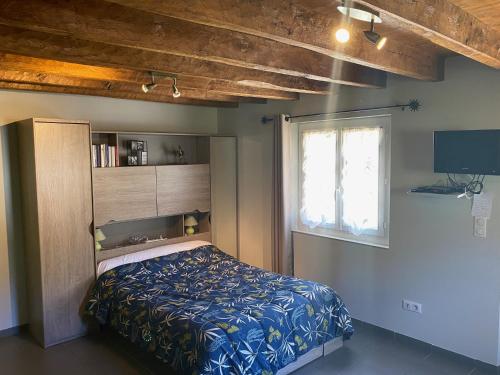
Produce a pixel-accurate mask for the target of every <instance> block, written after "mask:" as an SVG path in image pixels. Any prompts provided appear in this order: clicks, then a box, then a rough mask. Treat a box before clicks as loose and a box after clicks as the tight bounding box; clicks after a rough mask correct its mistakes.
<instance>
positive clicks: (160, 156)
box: [92, 131, 210, 167]
mask: <svg viewBox="0 0 500 375" xmlns="http://www.w3.org/2000/svg"><path fill="white" fill-rule="evenodd" d="M131 140H138V141H144V142H146V148H147V152H148V164H147V165H151V166H156V165H173V164H206V163H209V161H210V137H208V136H204V135H195V134H193V135H189V134H179V135H177V134H167V133H140V132H137V133H128V132H125V133H120V132H116V133H115V132H98V131H94V132H92V144H107V145H109V146H116V147H117V148H118V152H117V153H118V165H119V166H120V167H126V166H127V142H128V141H131ZM179 146H180V147H181V148H182V150H183V151H184V160H183V163H179V161H178V160H177V156H176V151H177V150H178V148H179Z"/></svg>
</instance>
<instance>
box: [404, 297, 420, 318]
mask: <svg viewBox="0 0 500 375" xmlns="http://www.w3.org/2000/svg"><path fill="white" fill-rule="evenodd" d="M403 310H406V311H411V312H415V313H419V314H422V304H421V303H418V302H413V301H410V300H407V299H404V300H403Z"/></svg>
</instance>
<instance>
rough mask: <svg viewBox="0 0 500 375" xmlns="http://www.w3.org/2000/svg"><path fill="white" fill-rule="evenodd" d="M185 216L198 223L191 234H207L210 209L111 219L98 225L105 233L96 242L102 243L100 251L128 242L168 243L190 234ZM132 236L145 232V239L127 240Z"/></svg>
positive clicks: (126, 245) (143, 243)
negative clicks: (141, 217)
mask: <svg viewBox="0 0 500 375" xmlns="http://www.w3.org/2000/svg"><path fill="white" fill-rule="evenodd" d="M188 216H194V218H195V219H196V220H197V221H198V225H197V226H195V227H194V229H195V232H194V235H192V236H193V238H195V237H197V235H201V234H206V235H210V230H211V229H210V212H191V213H185V214H179V215H174V216H163V217H156V218H150V219H139V220H131V221H123V222H113V223H109V224H106V225H103V226H100V227H99V229H101V230H102V231H103V233H104V235H105V236H106V239H105V240H103V241H101V242H100V243H101V246H102V249H101V250H100V252H101V253H105V252H107V251H110V250H115V249H120V248H125V247H129V246H138V247H140V246H143V247H144V248H151V247H155V246H161V245H163V244H166V243H169V242H171V240H175V239H181V238H183V237H190V236H188V235H187V234H186V228H185V226H184V221H185V219H186V217H188ZM132 236H145V237H147V241H146V242H142V243H132V242H131V241H130V238H131V237H132Z"/></svg>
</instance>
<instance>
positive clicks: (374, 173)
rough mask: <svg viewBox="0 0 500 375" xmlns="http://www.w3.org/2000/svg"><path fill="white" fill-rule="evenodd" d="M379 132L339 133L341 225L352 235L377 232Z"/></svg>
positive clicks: (357, 131) (347, 129) (352, 131)
mask: <svg viewBox="0 0 500 375" xmlns="http://www.w3.org/2000/svg"><path fill="white" fill-rule="evenodd" d="M381 136H382V129H381V128H344V129H343V131H342V167H341V174H342V178H341V181H342V184H341V190H340V191H341V194H342V222H343V225H344V226H346V227H348V228H349V229H350V231H351V232H352V233H353V234H355V235H360V234H362V233H363V232H365V231H367V230H378V228H379V188H380V186H379V169H380V166H379V154H380V153H379V148H380V141H381Z"/></svg>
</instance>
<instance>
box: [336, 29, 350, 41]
mask: <svg viewBox="0 0 500 375" xmlns="http://www.w3.org/2000/svg"><path fill="white" fill-rule="evenodd" d="M350 38H351V33H349V30H347V29H346V28H344V27H342V28H340V29H338V30H337V32H336V33H335V39H337V41H338V42H339V43H342V44H344V43H347V42H348V41H349V39H350Z"/></svg>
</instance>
